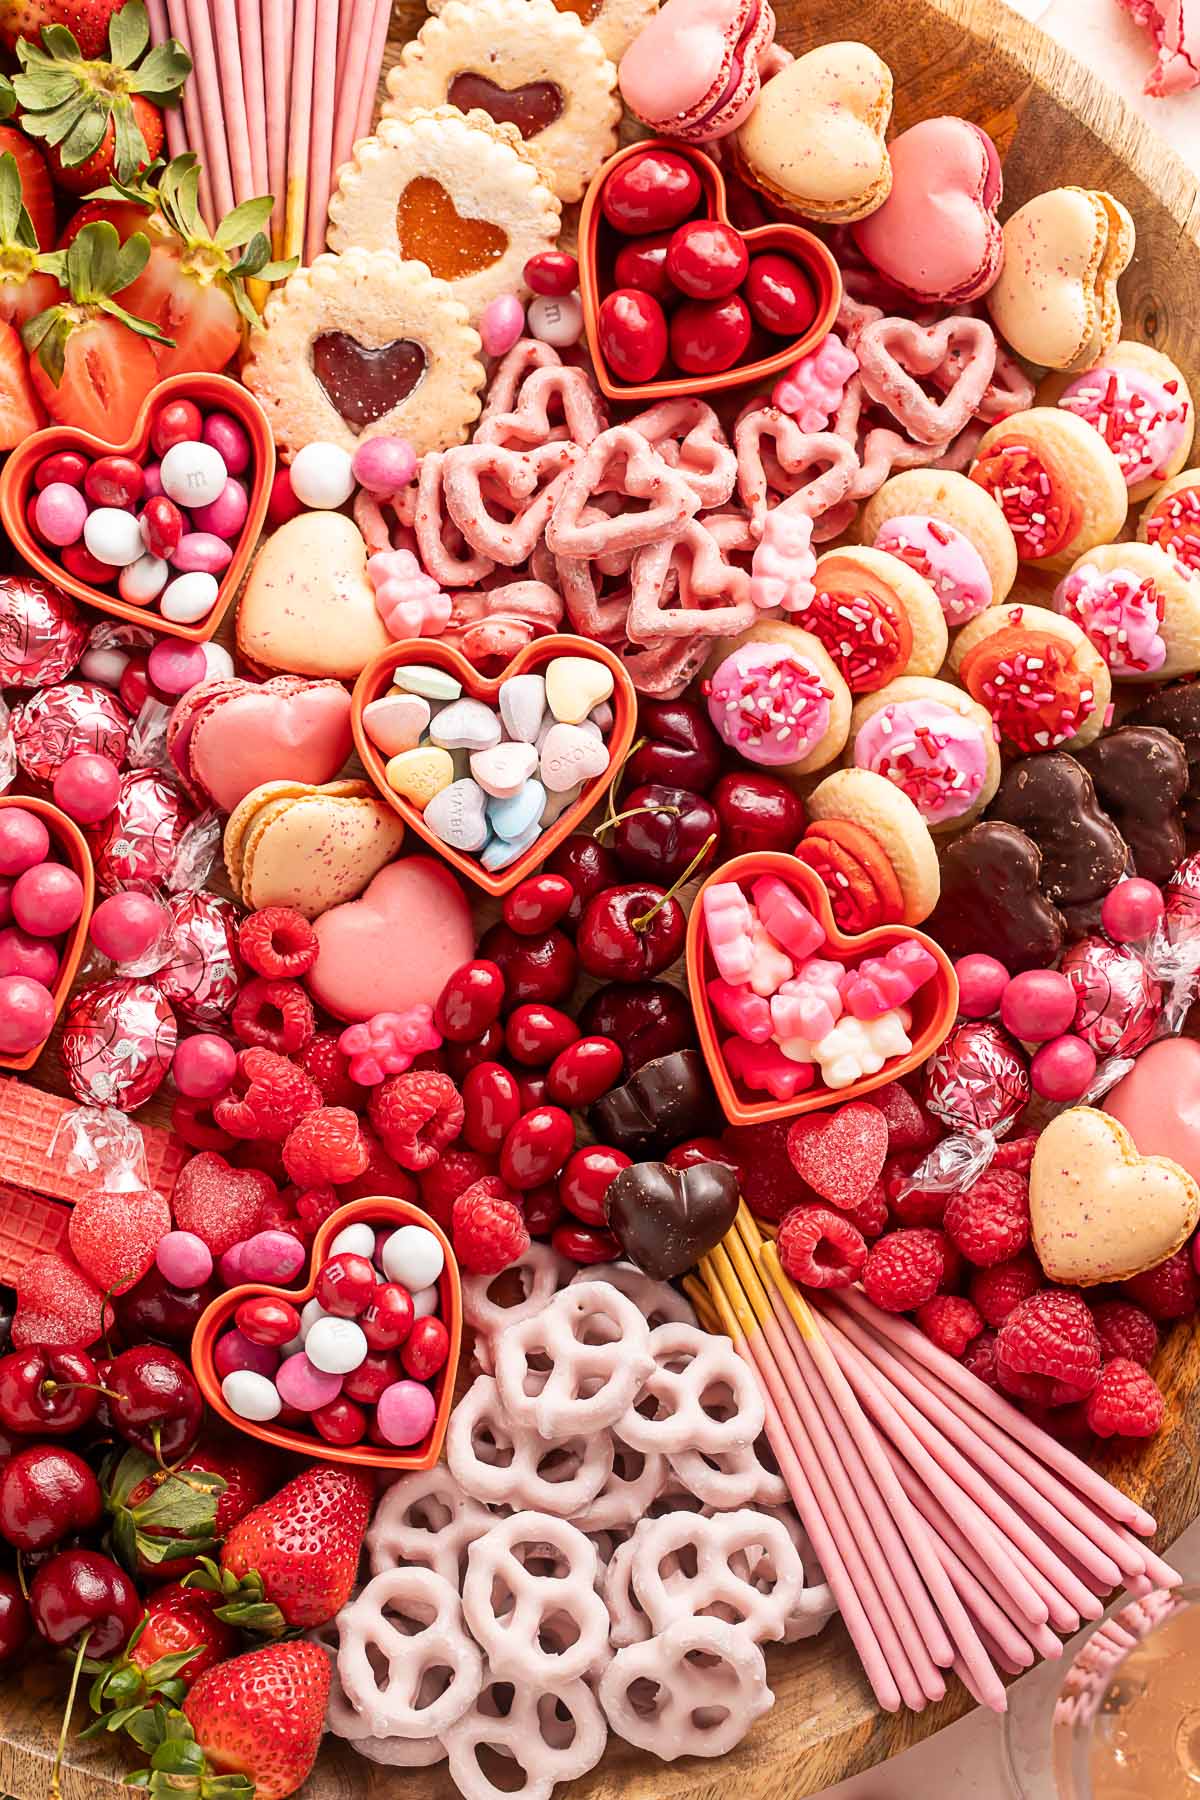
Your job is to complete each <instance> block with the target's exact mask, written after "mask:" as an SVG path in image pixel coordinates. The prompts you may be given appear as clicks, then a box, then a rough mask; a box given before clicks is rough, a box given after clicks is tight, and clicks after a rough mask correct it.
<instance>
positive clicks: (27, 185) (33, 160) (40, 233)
mask: <svg viewBox="0 0 1200 1800" xmlns="http://www.w3.org/2000/svg"><path fill="white" fill-rule="evenodd" d="M16 105H17V96H16V93H15V91H14V89H13V85H12V82H11V81H9V80H7V79H6V78H5V77H4V76H0V119H7V118H11V116H12V114H13V112H14V111H15V110H16ZM5 151H8V152H10V153H11V154H12V155H13V156H14V157H15V158H16V163H17V173H18V175H19V176H20V178H21V198H22V200H23V201H24V202H25V210H26V212H28V214H29V217H30V219H31V221H32V223H33V231H34V236H35V237H36V238H37V242H38V249H39V250H49V248H50V246H51V245H52V244H53V242H54V228H55V212H54V189H53V188H52V187H51V185H50V170H49V169H48V167H47V166H46V158H45V157H44V156H43V155H42V152H41V151H40V150H39V149H38V147H37V145H36V144H35V143H33V142H32V141H31V140H30V139H29V138H27V137H26V135H25V133H24V132H23V131H20V130H18V128H17V127H16V126H15V125H0V153H3V152H5Z"/></svg>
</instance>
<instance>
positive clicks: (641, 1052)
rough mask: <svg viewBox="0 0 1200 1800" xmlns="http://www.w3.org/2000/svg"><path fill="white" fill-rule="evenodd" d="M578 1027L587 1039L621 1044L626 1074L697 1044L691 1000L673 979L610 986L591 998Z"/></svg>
mask: <svg viewBox="0 0 1200 1800" xmlns="http://www.w3.org/2000/svg"><path fill="white" fill-rule="evenodd" d="M579 1023H580V1025H581V1027H582V1028H583V1032H584V1035H585V1036H587V1037H607V1038H612V1039H613V1040H614V1042H615V1043H618V1044H619V1045H620V1046H621V1051H622V1054H623V1055H624V1057H625V1074H626V1075H632V1074H633V1072H634V1070H635V1069H640V1068H641V1066H642V1064H643V1063H648V1062H653V1061H654V1060H655V1058H657V1057H660V1056H669V1055H670V1054H671V1052H672V1051H673V1050H690V1049H691V1048H692V1046H693V1045H694V1044H695V1042H696V1021H695V1018H694V1016H693V1014H692V1008H691V1004H690V1002H689V1001H688V997H687V995H686V994H685V993H682V992H681V991H680V989H679V988H677V987H675V986H673V984H672V983H671V982H669V981H634V982H628V983H627V982H609V983H608V984H607V985H606V986H605V987H602V988H597V989H596V992H595V993H594V994H593V995H592V996H591V997H590V999H589V1000H587V1002H586V1003H585V1005H584V1007H583V1011H582V1012H581V1013H580V1015H579Z"/></svg>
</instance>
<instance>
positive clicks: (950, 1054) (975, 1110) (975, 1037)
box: [924, 1019, 1029, 1137]
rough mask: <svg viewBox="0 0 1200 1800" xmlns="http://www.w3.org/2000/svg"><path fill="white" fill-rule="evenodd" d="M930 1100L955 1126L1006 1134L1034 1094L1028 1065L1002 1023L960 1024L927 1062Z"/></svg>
mask: <svg viewBox="0 0 1200 1800" xmlns="http://www.w3.org/2000/svg"><path fill="white" fill-rule="evenodd" d="M924 1098H925V1105H926V1106H927V1107H928V1109H929V1111H930V1112H931V1113H932V1114H933V1116H934V1118H935V1119H940V1120H941V1122H942V1124H943V1125H947V1126H949V1128H950V1130H951V1131H961V1132H965V1133H968V1134H969V1133H978V1132H984V1131H987V1132H991V1133H992V1134H993V1136H995V1137H1003V1135H1004V1133H1005V1132H1006V1131H1009V1130H1011V1128H1012V1125H1013V1123H1014V1121H1015V1120H1016V1118H1017V1116H1018V1114H1019V1113H1020V1112H1021V1110H1022V1108H1023V1107H1024V1106H1025V1104H1026V1102H1027V1101H1028V1099H1029V1067H1028V1064H1027V1063H1026V1061H1025V1058H1024V1056H1023V1055H1022V1053H1021V1048H1020V1045H1019V1044H1018V1043H1017V1042H1016V1040H1015V1038H1012V1037H1010V1036H1009V1034H1008V1032H1007V1031H1005V1030H1004V1029H1003V1028H1002V1027H1001V1026H999V1025H990V1024H987V1023H986V1022H985V1023H979V1022H977V1021H976V1020H974V1019H967V1020H964V1021H963V1023H961V1024H959V1025H956V1026H955V1027H954V1029H953V1030H952V1031H951V1033H950V1035H949V1037H948V1038H947V1039H946V1040H945V1042H944V1043H943V1044H942V1046H941V1048H940V1049H939V1050H938V1051H937V1052H936V1054H935V1055H933V1056H931V1057H930V1059H929V1061H928V1062H927V1063H926V1065H925V1096H924Z"/></svg>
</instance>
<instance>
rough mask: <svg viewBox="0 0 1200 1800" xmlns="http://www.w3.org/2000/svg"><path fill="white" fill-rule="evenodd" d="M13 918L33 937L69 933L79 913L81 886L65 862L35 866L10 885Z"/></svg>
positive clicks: (80, 882) (80, 910)
mask: <svg viewBox="0 0 1200 1800" xmlns="http://www.w3.org/2000/svg"><path fill="white" fill-rule="evenodd" d="M12 907H13V918H14V919H15V920H16V921H17V924H18V925H20V926H21V927H22V928H23V929H24V930H25V931H31V932H32V933H33V935H34V937H57V936H58V934H59V932H60V931H70V929H71V927H72V925H73V924H74V923H75V921H76V919H77V918H78V917H79V915H80V913H81V912H82V911H83V883H82V881H80V879H79V877H78V875H77V874H76V873H75V871H74V869H68V868H67V866H66V864H65V863H39V864H38V866H37V868H36V869H26V871H25V873H24V874H23V875H19V876H18V877H17V879H16V881H15V883H14V884H13V891H12Z"/></svg>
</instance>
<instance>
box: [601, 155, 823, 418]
mask: <svg viewBox="0 0 1200 1800" xmlns="http://www.w3.org/2000/svg"><path fill="white" fill-rule="evenodd" d="M648 150H666V151H669V152H670V154H671V156H672V157H673V158H681V159H683V160H685V161H687V162H689V163H690V164H691V165H692V167H693V168H694V169H695V171H696V174H697V176H698V178H699V181H700V194H701V198H700V204H699V206H698V208H697V210H696V213H695V214H694V216H695V217H696V218H704V219H719V220H721V221H722V223H724V224H729V223H730V219H729V211H728V207H727V204H726V198H725V178H724V176H723V175H722V173H721V171H720V169H719V168H718V167H717V165H716V163H715V162H714V161H713V160H712V158H711V157H710V156H707V155H706V154H705V152H704V151H703V150H699V149H697V148H696V147H695V146H694V145H691V144H684V143H681V142H679V141H678V140H676V139H675V138H651V139H649V141H646V142H642V143H637V144H630V145H629V146H628V147H627V148H626V149H624V150H619V151H618V152H617V154H616V155H615V156H611V157H609V159H608V161H607V162H606V163H605V164H604V165H603V167H602V168H600V169H599V170H598V171H597V172H596V175H595V176H594V178H593V180H592V183H591V186H590V187H589V188H588V191H587V193H586V194H585V195H584V200H583V211H582V213H581V215H580V220H579V294H580V298H581V300H582V301H583V317H584V325H585V327H586V330H587V339H588V346H589V348H590V349H591V352H592V362H593V363H594V365H595V369H596V380H597V382H598V383H599V385H600V387H601V389H602V390H603V392H604V393H606V394H607V395H609V397H610V398H611V399H614V400H661V399H665V398H668V397H670V396H673V395H692V394H710V393H715V392H717V391H719V390H721V389H723V388H732V387H744V386H747V385H751V384H753V383H755V382H760V381H766V380H768V379H769V378H770V377H771V376H772V375H778V374H780V373H781V372H782V371H783V370H784V369H785V368H786V367H787V366H788V364H789V363H791V362H795V360H796V359H797V357H800V356H804V355H805V354H806V353H807V352H808V351H809V350H812V349H815V347H816V346H817V345H818V344H819V343H820V342H821V340H822V339H823V338H824V337H825V336H826V335H827V334H828V332H829V331H830V330H831V329H832V327H833V323H834V321H835V319H836V318H837V314H838V308H839V306H840V305H841V302H842V278H841V274H840V272H839V270H838V266H837V263H836V262H835V261H834V259H833V257H832V255H831V254H830V252H829V250H828V249H827V248H826V246H825V245H824V244H823V243H822V242H821V240H820V239H819V238H818V237H816V236H814V234H813V233H812V232H810V231H806V230H805V228H804V227H803V226H802V225H787V224H782V223H772V224H769V225H758V226H755V227H754V229H753V230H751V231H742V232H739V236H740V237H741V239H742V241H743V243H744V244H745V247H746V250H747V253H748V255H749V256H750V257H751V258H754V257H756V256H761V255H764V254H765V253H767V252H773V253H775V254H777V255H779V256H784V257H787V258H789V259H790V260H791V261H792V262H794V263H796V264H798V265H799V268H800V271H801V274H802V275H803V277H804V278H805V280H806V281H807V284H808V286H809V288H810V289H811V292H812V302H813V313H812V320H811V323H810V324H809V325H808V326H807V328H806V329H805V330H804V332H803V333H802V334H801V335H800V336H798V337H795V338H790V339H788V338H780V337H777V336H775V335H774V334H773V333H768V332H766V331H760V330H756V331H754V332H752V333H751V337H750V341H749V344H748V345H747V349H746V355H745V356H744V357H743V358H742V359H741V360H740V361H738V362H737V363H735V364H734V366H733V367H732V368H729V369H721V370H718V371H716V372H715V373H712V374H690V375H689V374H684V373H682V372H676V373H674V374H670V375H660V376H658V377H656V378H655V379H654V380H652V381H622V380H621V379H620V378H619V377H618V376H617V375H616V374H615V372H614V371H613V370H612V369H611V368H610V367H609V365H608V363H607V362H606V360H605V358H604V356H603V354H602V352H601V349H600V334H599V329H598V324H599V313H600V306H601V303H602V302H603V300H604V299H605V297H606V295H608V294H610V293H611V292H612V291H613V290H614V289H615V288H616V287H617V286H618V285H619V283H618V282H617V280H616V278H615V275H614V269H613V264H614V262H615V260H616V256H617V252H618V251H619V250H620V248H621V247H622V244H625V243H637V242H638V241H639V240H638V239H636V238H622V237H621V236H620V234H619V233H618V232H617V231H615V230H614V229H613V227H612V225H610V224H609V222H608V220H607V219H606V218H605V217H604V213H603V210H602V207H601V203H600V201H601V195H602V193H603V190H604V186H605V183H606V182H607V181H608V180H609V179H610V177H611V176H612V175H613V174H614V173H615V172H616V171H617V170H618V169H620V167H621V166H622V164H624V163H626V162H628V161H629V160H630V158H631V157H638V156H643V155H644V154H645V153H646V152H647V151H648ZM681 298H682V296H681ZM667 366H668V367H671V366H672V365H670V364H668V365H667Z"/></svg>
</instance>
